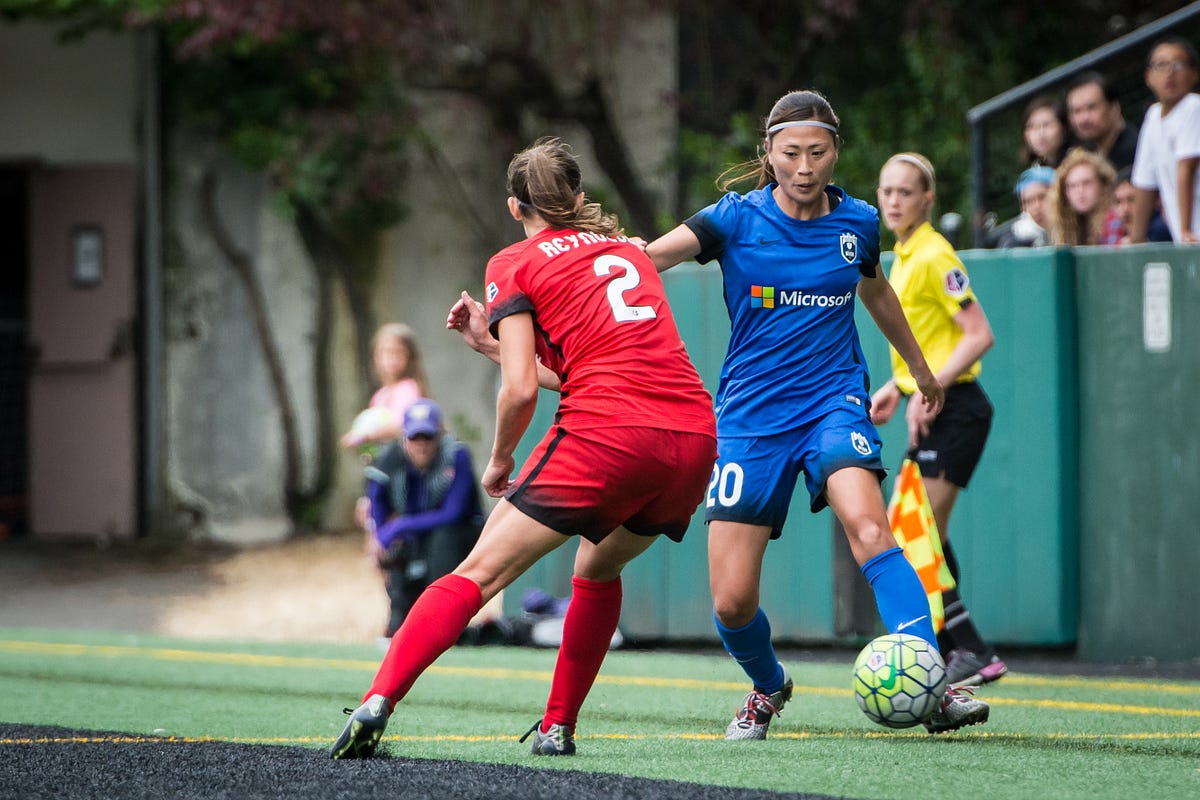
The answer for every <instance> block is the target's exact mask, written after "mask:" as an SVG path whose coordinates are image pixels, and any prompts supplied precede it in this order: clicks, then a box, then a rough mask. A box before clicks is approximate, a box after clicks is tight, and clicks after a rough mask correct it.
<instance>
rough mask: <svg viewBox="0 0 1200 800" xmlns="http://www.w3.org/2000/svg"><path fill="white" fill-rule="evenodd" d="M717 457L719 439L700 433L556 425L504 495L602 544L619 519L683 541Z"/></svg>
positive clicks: (547, 521)
mask: <svg viewBox="0 0 1200 800" xmlns="http://www.w3.org/2000/svg"><path fill="white" fill-rule="evenodd" d="M716 456H717V442H716V440H715V439H713V438H712V437H711V436H707V435H705V434H702V433H686V432H682V431H667V430H660V429H658V428H634V427H630V428H587V429H585V430H582V431H567V430H564V429H563V428H562V427H560V426H559V425H555V426H553V427H552V428H551V429H550V430H549V431H547V433H546V436H545V437H544V438H543V439H542V441H541V443H540V444H538V446H537V447H536V448H535V449H534V451H533V452H532V453H531V454H530V455H529V459H528V460H527V461H526V462H525V465H524V466H523V467H522V468H521V472H520V474H519V475H518V476H517V480H516V482H515V483H514V485H513V488H512V489H510V490H509V492H508V494H506V495H505V497H506V498H507V499H508V501H509V502H511V503H512V504H513V505H515V506H516V507H517V508H519V509H520V510H521V511H522V512H524V513H525V514H528V515H529V516H530V517H533V518H534V519H536V520H537V521H538V522H540V523H542V524H543V525H546V526H547V527H549V528H552V529H554V530H556V531H558V532H559V533H562V534H566V535H568V536H570V535H574V534H579V535H580V536H583V537H584V538H586V539H588V540H589V541H592V542H595V543H597V544H598V543H599V542H600V541H601V540H602V539H604V537H605V536H607V535H608V534H609V533H611V532H612V531H614V530H616V528H618V527H620V526H624V527H625V528H627V529H628V530H629V531H631V532H632V533H636V534H639V535H642V536H656V535H658V534H660V533H661V534H665V535H666V536H667V537H668V538H670V539H673V540H674V541H676V542H678V541H680V540H682V539H683V534H684V532H685V531H686V530H687V527H688V523H689V522H690V521H691V519H692V514H693V512H695V510H696V507H697V506H698V505H700V502H701V501H702V500H703V499H704V493H705V491H706V489H707V488H708V481H709V479H710V478H711V477H712V468H713V462H714V461H715V460H716Z"/></svg>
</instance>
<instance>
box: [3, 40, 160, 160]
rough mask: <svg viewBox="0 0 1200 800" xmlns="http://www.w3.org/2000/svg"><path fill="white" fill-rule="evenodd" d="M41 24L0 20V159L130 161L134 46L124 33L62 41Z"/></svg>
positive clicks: (134, 123)
mask: <svg viewBox="0 0 1200 800" xmlns="http://www.w3.org/2000/svg"><path fill="white" fill-rule="evenodd" d="M58 31H59V27H58V26H55V25H50V24H47V23H39V22H22V23H15V24H14V23H6V24H0V75H3V76H4V79H3V80H0V109H3V114H4V124H3V125H0V158H2V159H4V160H6V161H7V160H13V161H18V160H25V159H29V160H44V161H47V162H51V163H55V164H65V163H75V162H86V163H93V164H95V163H132V162H134V161H136V160H137V119H138V116H137V105H138V99H137V98H138V80H137V48H136V41H137V40H136V37H135V36H133V35H132V34H129V33H108V32H101V31H97V32H95V33H92V34H90V35H88V36H87V37H85V38H83V39H81V40H75V41H67V42H63V41H61V40H60V39H59V37H58Z"/></svg>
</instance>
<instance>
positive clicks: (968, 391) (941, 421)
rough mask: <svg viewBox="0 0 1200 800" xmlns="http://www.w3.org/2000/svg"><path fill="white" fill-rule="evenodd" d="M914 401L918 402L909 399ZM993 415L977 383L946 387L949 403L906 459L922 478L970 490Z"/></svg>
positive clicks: (911, 400)
mask: <svg viewBox="0 0 1200 800" xmlns="http://www.w3.org/2000/svg"><path fill="white" fill-rule="evenodd" d="M913 401H915V398H910V402H913ZM916 402H920V401H916ZM992 413H993V410H992V401H990V400H988V396H987V394H986V393H984V391H983V387H982V386H980V385H979V383H978V381H970V382H969V383H956V384H954V385H952V386H949V387H947V388H946V403H945V405H944V406H943V407H942V410H941V412H940V413H939V414H938V415H937V417H936V418H934V420H933V426H932V427H931V428H930V430H929V433H928V434H927V435H926V436H923V437H921V439H920V440H919V441H918V442H917V446H916V447H913V448H910V449H909V451H908V452H907V453H906V454H905V457H906V458H911V459H912V460H913V461H916V462H917V466H919V467H920V469H921V475H922V476H923V477H926V478H941V477H944V478H945V479H946V480H948V481H950V483H953V484H954V485H955V486H958V487H959V488H962V489H965V488H967V484H968V483H969V482H970V480H971V475H972V473H974V472H975V466H976V465H977V464H978V463H979V457H980V456H982V455H983V446H984V445H985V444H987V437H988V432H989V431H990V430H991V429H992Z"/></svg>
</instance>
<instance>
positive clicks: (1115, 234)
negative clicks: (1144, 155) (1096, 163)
mask: <svg viewBox="0 0 1200 800" xmlns="http://www.w3.org/2000/svg"><path fill="white" fill-rule="evenodd" d="M1132 173H1133V170H1132V168H1130V167H1126V168H1125V169H1123V170H1121V171H1120V172H1118V173H1117V182H1116V185H1115V186H1114V187H1113V202H1112V207H1111V208H1109V210H1108V216H1107V217H1106V218H1105V220H1104V240H1103V243H1104V244H1129V243H1130V238H1129V232H1130V231H1131V230H1133V215H1134V208H1135V205H1136V203H1137V189H1136V188H1135V187H1134V185H1133V180H1132V178H1131V176H1132ZM1151 205H1152V208H1151V209H1150V225H1149V227H1148V228H1147V230H1146V240H1147V241H1151V242H1169V241H1171V231H1170V230H1168V228H1167V223H1166V220H1164V219H1163V216H1162V207H1161V205H1160V204H1159V202H1158V195H1157V193H1151Z"/></svg>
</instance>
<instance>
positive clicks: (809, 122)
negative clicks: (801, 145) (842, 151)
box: [767, 119, 838, 136]
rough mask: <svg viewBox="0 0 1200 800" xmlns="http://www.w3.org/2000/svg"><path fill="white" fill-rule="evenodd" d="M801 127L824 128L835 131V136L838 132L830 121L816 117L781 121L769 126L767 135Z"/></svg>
mask: <svg viewBox="0 0 1200 800" xmlns="http://www.w3.org/2000/svg"><path fill="white" fill-rule="evenodd" d="M800 127H807V128H824V129H825V130H827V131H830V132H831V133H833V135H834V136H836V135H837V132H838V130H837V128H835V127H834V126H833V125H830V124H829V123H828V122H821V121H820V120H815V119H798V120H793V121H792V122H779V123H776V124H774V125H772V126H771V127H769V128H767V135H768V136H770V135H771V134H772V133H776V132H778V131H781V130H783V129H784V128H800Z"/></svg>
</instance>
